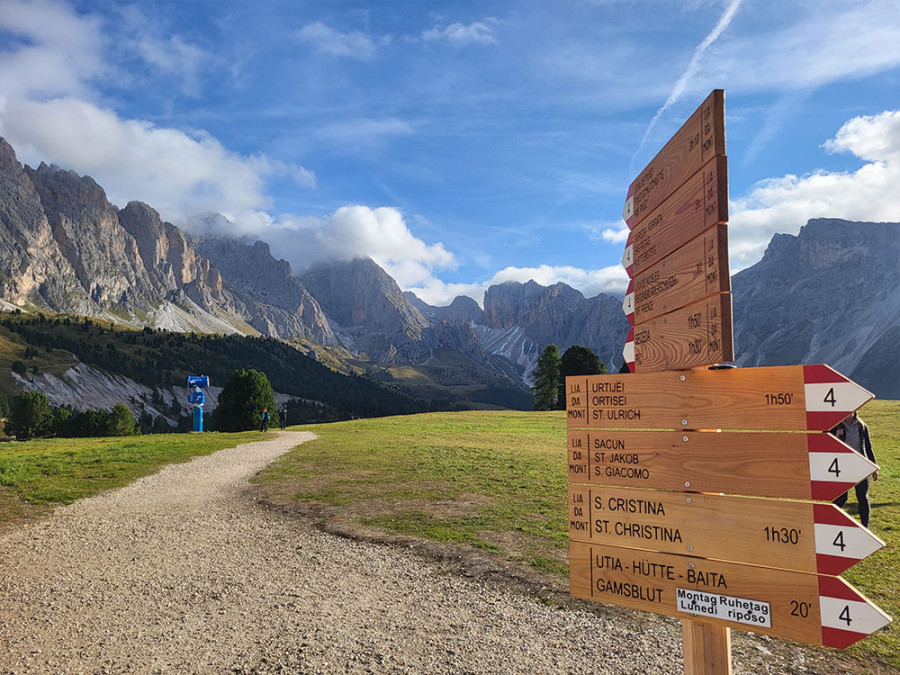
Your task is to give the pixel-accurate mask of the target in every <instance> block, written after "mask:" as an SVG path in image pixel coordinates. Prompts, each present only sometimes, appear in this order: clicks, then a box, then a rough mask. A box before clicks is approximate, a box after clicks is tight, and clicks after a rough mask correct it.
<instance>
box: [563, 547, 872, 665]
mask: <svg viewBox="0 0 900 675" xmlns="http://www.w3.org/2000/svg"><path fill="white" fill-rule="evenodd" d="M569 567H570V591H571V593H572V595H574V596H576V597H579V598H584V599H586V600H595V601H600V602H607V603H610V604H614V605H621V606H624V607H632V608H634V609H641V610H646V611H650V612H655V613H657V614H668V615H669V616H675V617H678V618H681V619H687V620H694V619H702V620H703V621H710V622H713V623H718V624H722V625H726V626H728V627H731V628H738V629H742V630H751V631H753V632H755V633H762V634H764V635H773V636H777V637H782V638H787V639H791V640H797V641H799V642H805V643H807V644H813V645H822V646H825V647H836V648H839V649H843V648H845V647H848V646H850V645H852V644H853V643H855V642H858V641H859V640H861V639H862V638H864V637H866V636H867V635H870V634H871V633H874V632H875V631H876V630H878V629H879V628H882V627H884V626H886V625H887V624H888V623H890V617H888V616H887V615H886V614H885V613H884V612H882V611H881V610H880V609H879V608H878V607H876V606H875V605H873V604H872V603H871V602H869V601H868V600H867V599H866V598H865V597H864V596H863V595H862V594H861V593H859V592H858V591H856V590H855V589H854V588H853V587H852V586H850V585H849V584H848V583H847V582H845V581H844V580H843V579H840V578H837V577H828V576H819V575H815V574H803V573H801V572H793V571H790V570H781V569H772V568H767V567H757V566H754V565H742V564H738V563H730V562H720V561H714V560H704V559H702V558H690V557H687V556H682V555H672V554H667V553H658V552H652V551H644V550H639V549H631V548H622V547H618V546H608V545H604V544H591V543H585V542H580V541H572V542H571V543H570V544H569Z"/></svg>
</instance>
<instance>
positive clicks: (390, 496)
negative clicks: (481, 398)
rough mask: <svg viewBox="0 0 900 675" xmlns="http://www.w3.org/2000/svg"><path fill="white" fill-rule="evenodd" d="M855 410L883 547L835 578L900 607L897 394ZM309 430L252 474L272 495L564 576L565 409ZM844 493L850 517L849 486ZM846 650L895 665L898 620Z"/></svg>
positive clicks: (895, 609) (897, 610)
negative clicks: (868, 445)
mask: <svg viewBox="0 0 900 675" xmlns="http://www.w3.org/2000/svg"><path fill="white" fill-rule="evenodd" d="M860 415H861V416H862V418H863V419H864V420H866V421H867V423H869V425H870V427H871V430H872V437H873V444H874V447H875V452H876V456H877V457H878V460H879V463H880V466H881V470H880V472H879V480H878V481H877V482H875V483H874V484H873V485H872V487H871V488H870V501H871V503H872V505H873V511H872V518H871V526H872V530H873V531H874V532H875V534H876V535H878V536H879V537H881V538H882V539H883V540H885V542H886V543H887V547H886V548H885V549H884V550H882V551H879V552H878V553H876V554H875V555H873V556H870V557H869V558H868V559H866V560H864V561H863V562H861V563H859V564H857V565H856V566H854V567H853V568H852V569H851V570H850V571H849V572H847V573H846V574H845V575H844V576H845V578H846V579H847V580H848V581H850V582H851V583H852V584H853V585H854V586H856V587H857V588H858V589H860V590H861V591H862V592H863V593H864V594H865V595H866V596H868V597H869V598H870V599H871V600H872V601H873V602H875V603H876V604H877V605H879V606H880V607H881V608H882V609H883V610H884V611H886V612H887V613H888V614H890V615H892V616H895V617H900V593H898V592H900V402H898V401H873V402H871V403H869V404H868V405H866V406H865V407H864V408H863V409H862V410H861V411H860ZM307 429H309V430H311V431H314V432H316V433H317V434H319V436H320V440H318V441H315V442H313V443H307V444H304V445H303V446H301V447H300V448H299V449H297V450H295V451H293V452H292V453H290V454H288V455H286V456H285V457H283V458H282V459H281V460H279V461H278V462H276V463H275V464H273V465H271V466H270V467H269V468H268V469H267V470H266V471H265V472H264V474H263V476H262V477H261V479H260V480H262V481H265V482H267V483H273V482H274V483H276V484H277V488H276V492H277V493H280V494H282V495H284V496H287V495H290V496H292V498H293V499H295V500H297V501H301V502H308V503H312V504H318V505H326V506H328V507H333V508H335V509H339V511H338V512H339V513H340V517H341V518H343V519H345V520H350V521H355V522H358V523H360V524H364V525H372V526H377V527H379V528H383V529H385V530H387V531H389V532H392V533H396V534H403V535H412V536H416V537H423V538H427V539H431V540H435V541H443V542H454V543H462V544H468V545H471V546H474V547H477V548H479V549H484V550H488V551H492V552H494V553H496V554H498V555H501V556H504V557H505V558H507V559H509V560H512V561H514V562H518V563H522V564H527V565H530V566H532V567H535V568H537V569H539V570H542V571H546V572H551V573H556V574H560V575H567V574H568V562H567V552H566V546H567V541H568V538H567V521H566V519H567V514H566V480H567V479H566V441H565V418H564V414H563V413H561V412H558V413H557V412H551V413H520V412H465V413H447V414H443V413H436V414H428V415H417V416H411V417H394V418H386V419H379V420H359V421H354V422H343V423H339V424H334V425H321V426H315V427H307ZM271 489H272V488H271V486H268V485H267V490H271ZM850 500H851V501H850V502H849V503H848V504H847V509H848V511H849V512H850V513H851V514H853V515H854V516H855V515H856V498H855V496H854V495H853V494H852V491H851V497H850ZM848 651H849V653H851V654H855V655H857V656H860V657H863V658H865V657H867V656H877V657H879V658H881V659H883V660H885V661H887V662H889V663H891V664H892V665H893V666H894V667H896V668H900V629H898V627H897V626H896V624H892V625H891V626H889V627H888V628H886V629H884V630H882V631H880V632H878V633H877V634H875V635H873V636H872V637H870V638H868V639H866V640H864V641H862V642H861V643H858V644H857V645H855V646H854V647H852V648H851V649H850V650H848Z"/></svg>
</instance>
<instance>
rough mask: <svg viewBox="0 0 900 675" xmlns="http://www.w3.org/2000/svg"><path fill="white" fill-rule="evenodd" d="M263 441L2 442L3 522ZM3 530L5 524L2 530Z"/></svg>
mask: <svg viewBox="0 0 900 675" xmlns="http://www.w3.org/2000/svg"><path fill="white" fill-rule="evenodd" d="M250 440H259V433H258V432H247V433H243V434H202V435H198V434H158V435H154V436H129V437H124V438H122V437H120V438H55V439H49V440H35V441H28V442H25V443H3V444H0V526H5V527H10V526H13V525H15V524H16V523H20V522H23V521H27V520H28V519H30V518H34V517H36V516H39V515H42V514H44V513H46V512H47V511H49V510H50V509H52V508H53V507H54V506H57V505H59V504H70V503H72V502H73V501H75V500H76V499H81V498H83V497H90V496H92V495H95V494H98V493H100V492H102V491H104V490H109V489H112V488H117V487H122V486H123V485H128V484H129V483H131V482H132V481H134V480H135V479H137V478H140V477H141V476H147V475H150V474H153V473H156V472H157V471H158V470H159V469H160V468H161V467H163V466H165V465H166V464H172V463H175V462H186V461H188V460H189V459H191V458H192V457H195V456H198V455H208V454H210V453H213V452H215V451H216V450H222V449H223V448H232V447H234V446H235V445H237V444H239V443H246V442H247V441H250ZM0 529H2V528H0Z"/></svg>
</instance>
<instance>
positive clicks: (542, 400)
mask: <svg viewBox="0 0 900 675" xmlns="http://www.w3.org/2000/svg"><path fill="white" fill-rule="evenodd" d="M559 362H560V359H559V349H558V348H557V346H556V345H547V346H546V347H545V348H544V351H543V352H541V355H540V357H538V361H537V367H535V369H534V386H533V387H532V388H531V391H532V393H533V394H534V409H535V410H553V409H554V408H556V399H557V396H558V392H557V385H558V383H559Z"/></svg>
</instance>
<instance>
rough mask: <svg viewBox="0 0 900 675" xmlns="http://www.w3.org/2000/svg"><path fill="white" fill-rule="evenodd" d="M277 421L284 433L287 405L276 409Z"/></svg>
mask: <svg viewBox="0 0 900 675" xmlns="http://www.w3.org/2000/svg"><path fill="white" fill-rule="evenodd" d="M278 420H279V421H280V422H281V430H282V431H284V429H285V427H286V426H287V404H286V403H284V404H282V406H281V408H279V409H278Z"/></svg>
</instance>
